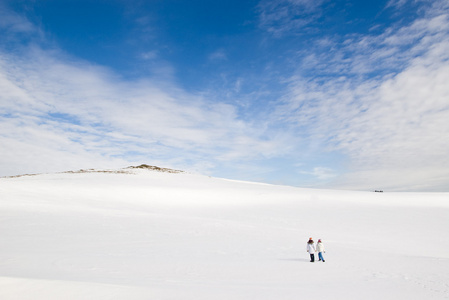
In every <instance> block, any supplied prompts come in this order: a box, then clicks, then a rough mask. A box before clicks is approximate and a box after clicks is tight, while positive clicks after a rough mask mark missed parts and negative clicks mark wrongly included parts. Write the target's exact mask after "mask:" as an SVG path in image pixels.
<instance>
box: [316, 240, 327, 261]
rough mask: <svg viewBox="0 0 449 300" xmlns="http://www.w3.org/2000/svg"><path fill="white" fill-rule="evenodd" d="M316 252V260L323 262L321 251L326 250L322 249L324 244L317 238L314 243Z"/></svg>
mask: <svg viewBox="0 0 449 300" xmlns="http://www.w3.org/2000/svg"><path fill="white" fill-rule="evenodd" d="M316 252H318V261H323V262H324V258H323V252H324V253H326V251H325V250H324V245H323V243H322V242H321V240H318V243H316Z"/></svg>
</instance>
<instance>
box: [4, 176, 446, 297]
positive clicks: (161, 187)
mask: <svg viewBox="0 0 449 300" xmlns="http://www.w3.org/2000/svg"><path fill="white" fill-rule="evenodd" d="M132 172H133V174H120V173H98V172H88V173H60V174H45V175H37V176H24V177H17V178H0V299H3V300H6V299H34V300H35V299H45V300H47V299H58V300H60V299H64V300H69V299H195V300H201V299H205V300H206V299H207V300H210V299H226V300H229V299H257V300H263V299H283V300H286V299H295V300H297V299H313V298H319V299H408V300H409V299H420V300H422V299H449V271H448V270H449V194H447V193H441V194H436V193H433V194H430V193H422V194H419V193H387V192H385V193H374V192H350V191H332V190H310V189H300V188H293V187H285V186H274V185H266V184H256V183H248V182H238V181H230V180H223V179H216V178H210V177H206V176H199V175H192V174H186V173H180V174H171V173H161V172H155V171H149V170H133V171H132ZM309 237H313V238H314V240H315V241H316V240H318V239H319V238H321V239H322V240H323V243H324V244H325V246H326V253H325V259H326V262H325V263H322V262H315V263H310V262H309V257H308V254H307V252H306V242H307V240H308V239H309Z"/></svg>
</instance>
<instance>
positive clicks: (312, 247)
mask: <svg viewBox="0 0 449 300" xmlns="http://www.w3.org/2000/svg"><path fill="white" fill-rule="evenodd" d="M315 251H316V250H315V244H313V243H307V252H309V253H310V254H314V253H315Z"/></svg>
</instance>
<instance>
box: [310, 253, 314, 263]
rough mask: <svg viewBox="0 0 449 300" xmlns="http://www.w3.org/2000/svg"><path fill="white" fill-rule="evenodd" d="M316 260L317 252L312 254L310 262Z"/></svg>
mask: <svg viewBox="0 0 449 300" xmlns="http://www.w3.org/2000/svg"><path fill="white" fill-rule="evenodd" d="M314 261H315V254H310V262H314Z"/></svg>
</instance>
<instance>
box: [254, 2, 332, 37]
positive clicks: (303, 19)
mask: <svg viewBox="0 0 449 300" xmlns="http://www.w3.org/2000/svg"><path fill="white" fill-rule="evenodd" d="M324 2H326V0H316V1H308V0H275V1H270V0H264V1H261V2H260V3H259V6H258V9H259V26H260V27H261V28H263V29H264V30H266V31H268V32H269V33H271V34H273V35H275V36H280V35H283V34H284V33H292V32H296V33H297V32H298V31H300V30H302V29H304V27H305V26H307V25H308V24H309V23H311V22H313V21H314V20H315V19H316V18H318V17H319V16H320V15H321V13H322V12H321V9H320V7H321V5H322V4H323V3H324Z"/></svg>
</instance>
